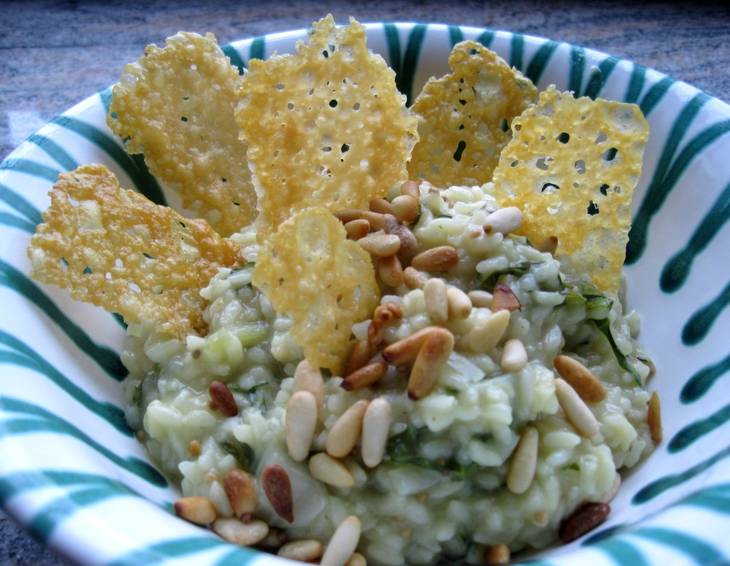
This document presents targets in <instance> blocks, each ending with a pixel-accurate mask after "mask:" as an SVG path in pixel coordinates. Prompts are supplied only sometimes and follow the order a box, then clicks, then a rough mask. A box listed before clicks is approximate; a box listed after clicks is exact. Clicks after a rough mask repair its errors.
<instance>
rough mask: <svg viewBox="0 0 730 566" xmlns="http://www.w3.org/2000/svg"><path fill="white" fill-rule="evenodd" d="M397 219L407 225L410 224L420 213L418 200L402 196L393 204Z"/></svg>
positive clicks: (395, 199) (394, 200)
mask: <svg viewBox="0 0 730 566" xmlns="http://www.w3.org/2000/svg"><path fill="white" fill-rule="evenodd" d="M391 208H392V209H393V214H395V217H396V218H397V219H398V220H400V221H401V222H403V223H405V224H410V223H411V222H413V221H414V220H415V219H416V218H418V214H419V213H420V210H419V206H418V199H417V198H414V197H412V196H409V195H400V196H398V197H395V198H394V199H393V202H392V203H391Z"/></svg>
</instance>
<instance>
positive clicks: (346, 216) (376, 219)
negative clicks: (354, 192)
mask: <svg viewBox="0 0 730 566" xmlns="http://www.w3.org/2000/svg"><path fill="white" fill-rule="evenodd" d="M335 216H336V217H337V218H339V220H340V222H342V223H343V224H347V223H348V222H351V221H352V220H358V219H364V220H367V221H368V222H369V223H370V229H371V230H382V229H383V228H385V216H384V215H382V214H380V213H379V212H373V211H371V210H360V209H357V208H344V209H342V210H338V211H337V212H335Z"/></svg>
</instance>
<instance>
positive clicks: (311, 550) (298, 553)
mask: <svg viewBox="0 0 730 566" xmlns="http://www.w3.org/2000/svg"><path fill="white" fill-rule="evenodd" d="M322 552H324V546H322V543H321V542H319V541H318V540H314V539H311V540H293V541H292V542H287V543H286V544H285V545H284V546H282V547H281V548H280V549H279V552H278V553H277V554H278V555H279V556H281V557H282V558H288V559H289V560H299V561H301V562H309V561H311V560H317V558H319V557H320V556H322Z"/></svg>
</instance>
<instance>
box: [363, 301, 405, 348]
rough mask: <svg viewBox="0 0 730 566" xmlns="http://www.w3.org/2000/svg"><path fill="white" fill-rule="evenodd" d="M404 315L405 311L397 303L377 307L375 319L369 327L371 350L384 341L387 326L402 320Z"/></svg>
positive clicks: (374, 312)
mask: <svg viewBox="0 0 730 566" xmlns="http://www.w3.org/2000/svg"><path fill="white" fill-rule="evenodd" d="M402 316H403V312H402V311H401V309H400V307H399V306H398V305H397V304H395V303H387V304H385V305H378V306H377V307H375V310H374V311H373V319H372V322H371V323H370V327H369V328H368V343H369V344H370V350H371V351H372V350H373V349H375V348H377V347H378V346H380V343H381V342H382V341H383V332H384V330H385V327H386V326H387V325H389V324H391V323H392V322H395V321H396V320H400V319H401V317H402Z"/></svg>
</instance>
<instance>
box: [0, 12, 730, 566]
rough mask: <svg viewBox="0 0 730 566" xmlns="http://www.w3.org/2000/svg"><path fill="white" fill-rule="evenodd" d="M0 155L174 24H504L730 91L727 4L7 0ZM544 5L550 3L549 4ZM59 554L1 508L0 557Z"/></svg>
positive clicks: (45, 565)
mask: <svg viewBox="0 0 730 566" xmlns="http://www.w3.org/2000/svg"><path fill="white" fill-rule="evenodd" d="M1 5H2V7H3V17H2V20H0V54H2V55H1V56H0V157H4V156H5V155H7V154H8V153H9V152H10V151H11V150H12V149H13V148H14V147H15V146H17V145H18V144H19V143H20V142H22V141H23V139H25V137H27V136H28V135H29V134H31V133H32V132H33V131H35V130H36V129H37V128H39V127H40V126H42V125H43V124H44V123H45V122H46V121H47V120H49V119H50V118H52V117H53V116H55V115H57V114H58V113H60V112H62V111H63V110H65V109H66V108H68V107H70V106H72V105H73V104H75V103H76V102H79V101H80V100H82V99H83V98H85V97H86V96H89V95H91V94H93V93H94V92H96V91H98V90H100V89H102V88H105V87H106V86H108V85H110V84H111V83H113V82H114V81H115V80H116V78H117V77H118V75H119V72H120V70H121V68H122V66H123V65H124V64H125V63H127V62H129V61H132V60H134V59H136V58H137V57H139V55H140V54H141V53H142V49H143V48H144V46H145V45H146V44H148V43H151V42H157V43H160V42H162V41H164V38H165V37H166V36H168V35H171V34H173V33H175V32H177V31H179V30H183V29H184V30H189V31H198V32H205V31H211V32H213V33H215V34H216V36H217V37H218V40H219V41H220V42H221V43H226V42H229V41H231V40H234V39H239V38H242V37H246V36H251V35H260V34H264V33H269V32H275V31H282V30H286V29H293V28H301V27H306V26H307V25H309V23H311V21H312V20H314V19H317V18H319V17H321V16H322V15H324V14H326V13H327V12H332V13H333V14H334V15H335V17H336V18H337V19H338V21H344V20H345V19H346V17H347V16H348V15H353V16H355V17H357V18H358V19H359V20H361V21H364V22H365V21H422V22H443V23H454V24H466V25H473V26H485V27H490V28H493V29H506V30H510V31H518V32H523V33H529V34H533V35H541V36H545V37H549V38H551V39H554V40H560V41H567V42H571V43H576V44H579V45H583V46H586V47H591V48H595V49H599V50H602V51H605V52H608V53H611V54H613V55H617V56H621V57H626V58H628V59H631V60H634V61H636V62H639V63H642V64H644V65H647V66H649V67H654V68H656V69H658V70H660V71H663V72H665V73H668V74H670V75H672V76H674V77H675V78H678V79H681V80H685V81H687V82H689V83H691V84H693V85H695V86H697V87H699V88H701V89H703V90H705V91H706V92H707V93H708V94H711V95H713V96H717V97H719V98H721V99H723V100H725V101H730V72H729V71H728V69H730V8H728V7H726V6H725V5H724V4H723V3H706V2H700V1H694V2H653V1H644V2H636V1H635V0H632V1H625V0H616V1H614V2H600V3H594V2H588V1H586V0H583V1H582V2H577V1H569V0H562V1H551V2H540V1H530V0H515V1H512V2H506V1H503V0H491V1H489V2H466V1H461V2H442V1H435V0H429V1H420V2H414V1H410V2H386V1H382V0H381V1H369V2H356V1H342V0H321V1H318V2H304V1H297V0H286V1H281V2H276V1H273V2H251V1H246V0H235V1H233V0H230V1H229V0H220V1H217V2H205V1H201V0H199V1H197V2H187V1H182V0H179V1H177V2H174V3H172V2H170V3H167V2H161V1H148V2H135V1H132V0H126V1H110V0H107V1H98V2H82V1H66V2H28V1H17V2H14V1H8V0H3V2H2V3H1ZM545 5H547V6H549V7H545ZM59 564H65V562H64V561H63V560H62V559H59V558H58V557H56V556H55V555H54V554H53V553H51V552H50V551H48V550H46V549H44V547H43V546H42V545H40V544H39V543H37V542H35V541H34V540H33V539H32V538H31V537H30V536H29V535H26V534H25V533H24V532H23V531H22V530H20V529H19V528H18V527H16V526H15V524H14V523H13V522H12V520H10V519H8V518H7V517H6V516H4V515H2V512H0V565H3V566H5V565H13V566H15V565H18V566H21V565H22V566H25V565H28V566H31V565H32V566H52V565H53V566H55V565H59Z"/></svg>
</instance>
